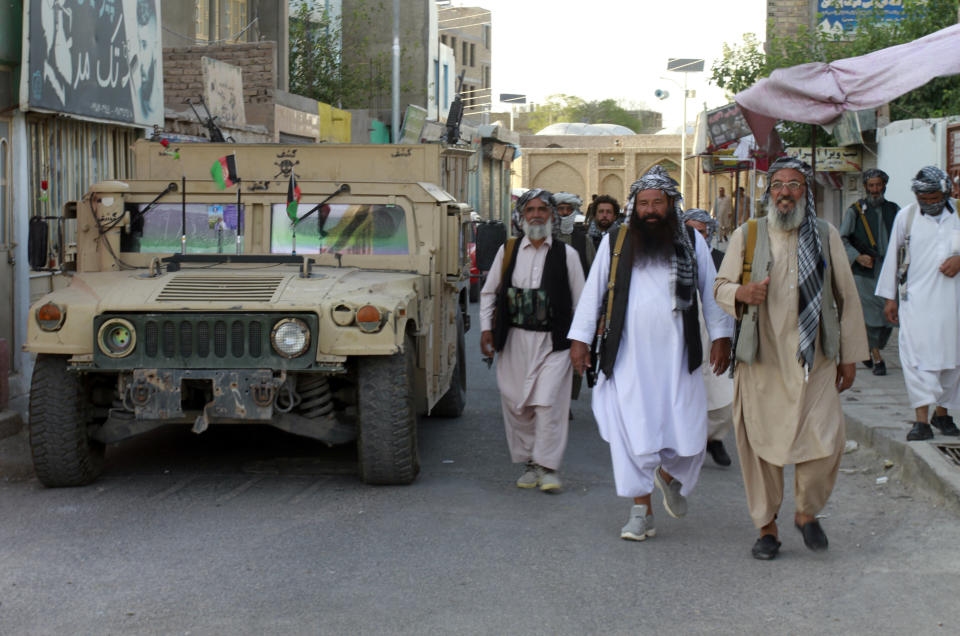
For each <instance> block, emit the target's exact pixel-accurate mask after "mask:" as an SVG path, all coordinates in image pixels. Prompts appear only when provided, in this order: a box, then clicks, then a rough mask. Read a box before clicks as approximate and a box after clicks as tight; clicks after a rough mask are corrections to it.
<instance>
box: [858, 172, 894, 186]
mask: <svg viewBox="0 0 960 636" xmlns="http://www.w3.org/2000/svg"><path fill="white" fill-rule="evenodd" d="M877 177H879V178H880V179H882V180H883V187H884V188H886V187H887V183H888V182H889V181H890V175H888V174H887V173H886V172H884V171H883V170H881V169H880V168H870V169H869V170H864V171H863V185H867V181H869V180H870V179H876V178H877Z"/></svg>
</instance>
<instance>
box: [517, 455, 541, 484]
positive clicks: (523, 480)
mask: <svg viewBox="0 0 960 636" xmlns="http://www.w3.org/2000/svg"><path fill="white" fill-rule="evenodd" d="M541 470H542V469H541V468H540V467H539V466H537V465H536V464H534V463H533V462H532V461H528V462H527V464H526V466H524V467H523V474H522V475H520V479H518V480H517V488H536V487H537V486H539V485H540V471H541Z"/></svg>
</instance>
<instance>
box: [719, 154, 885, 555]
mask: <svg viewBox="0 0 960 636" xmlns="http://www.w3.org/2000/svg"><path fill="white" fill-rule="evenodd" d="M768 177H769V183H770V185H769V186H768V189H767V193H766V194H765V196H764V199H763V201H762V202H761V203H762V204H763V205H766V206H767V215H766V216H765V217H763V218H760V219H756V220H751V221H750V222H749V223H746V224H744V225H741V226H740V227H739V228H737V229H736V230H735V231H734V233H733V235H732V236H731V237H730V245H729V247H728V248H727V253H726V256H724V258H723V263H722V264H721V265H720V271H719V272H717V278H716V283H715V284H714V293H715V295H716V298H717V303H718V304H719V305H720V306H721V307H723V308H724V310H726V311H727V312H728V313H730V314H731V315H733V316H736V317H737V318H738V319H740V330H739V334H738V337H737V343H736V345H735V357H736V362H735V365H736V366H735V369H734V376H733V396H734V397H733V421H734V433H735V434H736V438H737V451H738V455H739V456H740V469H741V471H742V472H743V482H744V489H745V490H746V494H747V505H748V507H749V509H750V517H751V518H752V519H753V523H754V525H755V526H756V527H757V528H758V529H759V530H760V538H759V539H757V541H756V542H755V543H754V545H753V548H752V549H751V554H752V555H753V557H754V558H756V559H761V560H770V559H773V558H775V557H776V556H777V554H778V553H779V551H780V545H781V542H780V539H779V531H778V528H777V521H776V520H777V514H778V513H779V510H780V504H781V503H782V502H783V467H784V466H785V465H786V464H793V465H794V491H795V494H794V503H795V506H796V510H795V513H794V524H795V525H796V527H797V529H798V530H800V532H801V534H802V535H803V542H804V545H806V546H807V548H809V549H810V550H814V551H821V550H826V549H827V545H828V542H827V535H826V533H824V531H823V528H822V527H821V526H820V522H819V521H818V520H817V514H818V513H819V512H820V511H821V510H822V509H823V507H824V506H825V505H826V502H827V500H828V499H829V498H830V493H831V492H832V491H833V486H834V484H835V483H836V479H837V472H838V470H839V469H840V460H841V458H842V456H843V447H844V441H845V440H844V426H845V421H844V416H843V409H842V407H841V404H840V392H841V391H845V390H846V389H848V388H850V386H851V385H852V384H853V380H854V377H855V374H856V363H857V362H858V361H860V360H863V359H865V358H866V357H867V355H868V354H869V349H868V347H867V332H866V328H865V326H864V321H863V311H862V310H861V309H860V297H859V295H858V294H857V287H856V284H855V283H854V280H853V274H852V273H851V271H850V266H849V264H848V261H847V253H846V251H845V248H844V244H843V241H842V240H841V238H840V234H839V232H837V230H836V228H834V227H833V226H832V225H830V224H829V223H827V222H826V221H822V220H820V219H817V215H816V210H815V208H814V203H813V192H812V191H811V189H810V188H809V184H811V183H812V181H813V171H812V170H811V168H810V166H809V165H808V164H806V163H804V162H803V161H801V160H799V159H795V158H792V157H785V158H781V159H777V160H776V161H775V162H774V163H773V164H772V165H771V166H770V170H769V172H768ZM751 233H752V234H753V237H754V238H755V241H754V244H753V246H752V253H749V250H748V249H747V245H749V244H750V243H751V241H750V235H751ZM747 263H749V264H750V268H749V270H748V271H749V273H748V274H747V276H746V279H745V277H744V272H745V271H747V267H746V265H747Z"/></svg>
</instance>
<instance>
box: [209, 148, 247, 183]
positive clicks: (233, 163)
mask: <svg viewBox="0 0 960 636" xmlns="http://www.w3.org/2000/svg"><path fill="white" fill-rule="evenodd" d="M210 174H211V175H212V176H213V180H214V181H215V182H216V184H217V187H218V188H220V189H221V190H224V189H226V188H229V187H230V186H232V185H233V184H234V183H237V182H238V181H240V177H239V176H237V156H236V155H227V156H225V157H220V158H219V159H217V160H216V161H215V162H214V163H213V165H212V166H210Z"/></svg>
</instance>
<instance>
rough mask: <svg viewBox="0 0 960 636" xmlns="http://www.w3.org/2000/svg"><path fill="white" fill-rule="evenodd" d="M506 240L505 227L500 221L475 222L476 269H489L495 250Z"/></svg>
mask: <svg viewBox="0 0 960 636" xmlns="http://www.w3.org/2000/svg"><path fill="white" fill-rule="evenodd" d="M506 242H507V228H506V226H504V224H503V223H502V222H501V221H482V222H479V223H477V269H479V270H480V271H481V272H487V271H490V266H491V265H493V259H494V258H496V257H497V250H499V249H500V246H501V245H503V244H504V243H506Z"/></svg>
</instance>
